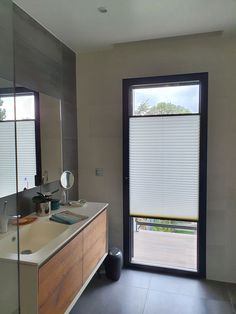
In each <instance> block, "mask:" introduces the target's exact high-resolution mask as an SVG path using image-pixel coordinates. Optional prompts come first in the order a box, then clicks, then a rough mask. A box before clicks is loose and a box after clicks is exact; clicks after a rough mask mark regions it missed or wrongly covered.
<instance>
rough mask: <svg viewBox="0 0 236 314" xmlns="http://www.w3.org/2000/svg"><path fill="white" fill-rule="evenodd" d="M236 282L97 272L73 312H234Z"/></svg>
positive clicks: (220, 313)
mask: <svg viewBox="0 0 236 314" xmlns="http://www.w3.org/2000/svg"><path fill="white" fill-rule="evenodd" d="M230 300H231V301H232V304H233V303H235V304H236V301H235V302H233V301H234V300H236V285H229V284H225V283H220V282H214V281H204V280H197V279H190V278H182V277H176V276H169V275H160V274H154V273H147V272H141V271H133V270H124V271H123V272H122V275H121V278H120V280H119V281H117V282H113V281H111V280H109V279H107V278H106V276H105V275H102V276H100V277H99V276H95V277H94V278H93V280H92V281H91V282H90V284H89V285H88V287H87V288H86V290H85V291H84V293H83V294H82V296H81V297H80V299H79V300H78V302H77V303H76V304H75V306H74V308H73V309H72V311H71V313H70V314H233V313H235V312H234V310H233V306H232V305H231V303H230Z"/></svg>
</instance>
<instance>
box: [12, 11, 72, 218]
mask: <svg viewBox="0 0 236 314" xmlns="http://www.w3.org/2000/svg"><path fill="white" fill-rule="evenodd" d="M14 40H15V77H16V84H17V85H20V86H24V87H27V88H30V89H33V90H35V91H39V92H42V93H44V94H47V95H49V96H52V97H56V98H59V99H61V103H62V138H63V146H62V147H63V167H64V170H70V171H72V172H73V174H74V176H75V184H74V186H73V188H72V189H71V191H70V192H69V197H70V199H74V200H76V199H78V147H77V106H76V55H75V53H74V52H73V51H72V50H70V49H69V48H68V47H66V46H65V45H64V44H63V43H61V42H60V41H59V40H58V39H56V38H55V37H54V36H53V35H52V34H50V33H49V32H48V31H47V30H46V29H44V28H43V27H42V26H41V25H39V24H38V23H37V22H36V21H35V20H33V19H32V18H31V17H30V16H29V15H28V14H26V13H25V12H24V11H22V10H21V9H20V8H19V7H17V6H16V5H14ZM56 188H60V185H59V182H53V183H51V184H48V185H43V186H41V187H36V188H34V189H31V190H28V191H24V192H21V193H19V194H18V208H19V209H20V211H21V212H22V214H23V215H26V214H28V213H29V212H30V211H32V210H34V204H33V203H32V201H31V198H32V196H34V195H35V194H36V192H37V191H39V190H40V191H42V192H44V191H52V190H55V189H56ZM55 197H58V198H60V192H59V193H57V195H55Z"/></svg>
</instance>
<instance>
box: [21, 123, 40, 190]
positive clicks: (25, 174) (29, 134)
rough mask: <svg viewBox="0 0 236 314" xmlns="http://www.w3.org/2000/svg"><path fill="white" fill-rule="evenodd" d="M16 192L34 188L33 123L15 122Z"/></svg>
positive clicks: (34, 153) (34, 154)
mask: <svg viewBox="0 0 236 314" xmlns="http://www.w3.org/2000/svg"><path fill="white" fill-rule="evenodd" d="M16 131H17V163H18V190H19V191H23V190H24V188H27V189H30V188H33V187H34V186H35V175H36V152H35V122H34V121H17V122H16Z"/></svg>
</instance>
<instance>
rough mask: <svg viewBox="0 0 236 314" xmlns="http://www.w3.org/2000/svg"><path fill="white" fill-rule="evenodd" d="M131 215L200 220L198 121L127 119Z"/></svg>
mask: <svg viewBox="0 0 236 314" xmlns="http://www.w3.org/2000/svg"><path fill="white" fill-rule="evenodd" d="M129 141H130V142H129V147H130V160H129V188H130V215H132V216H143V217H157V218H158V217H160V218H167V219H168V218H172V219H186V220H195V221H197V220H198V207H199V204H198V202H199V150H200V147H199V145H200V116H199V115H188V116H162V117H160V116H159V117H158V116H155V117H138V118H130V128H129Z"/></svg>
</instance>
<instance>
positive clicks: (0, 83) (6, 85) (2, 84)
mask: <svg viewBox="0 0 236 314" xmlns="http://www.w3.org/2000/svg"><path fill="white" fill-rule="evenodd" d="M9 87H13V83H12V82H10V81H7V80H5V79H3V78H1V77H0V88H9Z"/></svg>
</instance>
